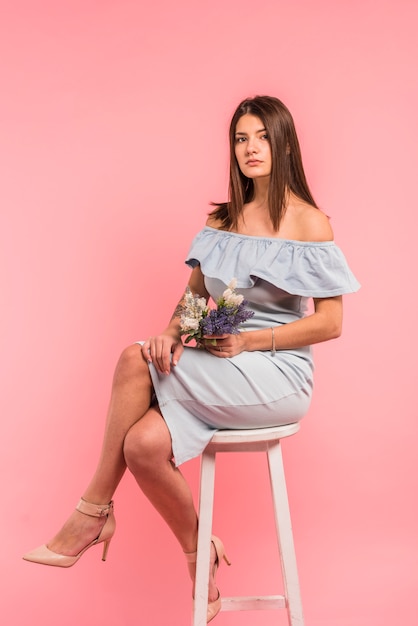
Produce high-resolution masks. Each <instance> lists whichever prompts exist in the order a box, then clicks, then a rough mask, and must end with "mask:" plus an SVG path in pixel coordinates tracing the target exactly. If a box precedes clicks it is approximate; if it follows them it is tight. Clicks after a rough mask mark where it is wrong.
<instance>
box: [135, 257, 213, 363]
mask: <svg viewBox="0 0 418 626" xmlns="http://www.w3.org/2000/svg"><path fill="white" fill-rule="evenodd" d="M188 286H189V287H190V290H191V291H192V293H193V294H195V295H199V296H200V297H202V298H206V300H208V299H209V294H208V292H207V291H206V288H205V283H204V278H203V274H202V272H201V269H200V266H199V265H198V266H197V267H195V268H194V269H193V270H192V273H191V275H190V278H189V282H188ZM183 306H184V294H183V296H182V298H181V300H180V301H179V303H178V305H177V306H176V308H175V311H174V313H173V315H172V317H171V320H170V323H169V325H168V326H167V328H166V329H165V330H163V332H162V333H161V334H160V335H156V336H155V337H149V339H147V340H146V341H145V342H144V344H143V345H142V354H143V356H144V358H145V359H146V360H147V361H148V362H149V363H153V364H154V365H155V367H156V369H157V370H158V371H159V372H161V373H162V374H169V373H170V365H177V363H178V362H179V359H180V357H181V355H182V353H183V350H184V348H183V342H182V340H181V335H180V317H181V312H182V308H183Z"/></svg>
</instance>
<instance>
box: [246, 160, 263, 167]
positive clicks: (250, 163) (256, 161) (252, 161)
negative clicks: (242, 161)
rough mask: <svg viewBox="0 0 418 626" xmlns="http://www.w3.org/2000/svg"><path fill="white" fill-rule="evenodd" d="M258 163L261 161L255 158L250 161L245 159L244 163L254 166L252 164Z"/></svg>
mask: <svg viewBox="0 0 418 626" xmlns="http://www.w3.org/2000/svg"><path fill="white" fill-rule="evenodd" d="M260 163H262V161H258V160H257V159H251V160H250V161H247V163H246V164H247V165H251V166H254V165H260Z"/></svg>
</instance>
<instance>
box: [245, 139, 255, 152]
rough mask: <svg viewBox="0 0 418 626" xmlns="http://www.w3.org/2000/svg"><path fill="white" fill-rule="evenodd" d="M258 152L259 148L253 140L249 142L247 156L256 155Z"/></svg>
mask: <svg viewBox="0 0 418 626" xmlns="http://www.w3.org/2000/svg"><path fill="white" fill-rule="evenodd" d="M256 151H257V146H256V144H255V142H254V141H253V140H251V139H249V140H248V142H247V154H254V152H256Z"/></svg>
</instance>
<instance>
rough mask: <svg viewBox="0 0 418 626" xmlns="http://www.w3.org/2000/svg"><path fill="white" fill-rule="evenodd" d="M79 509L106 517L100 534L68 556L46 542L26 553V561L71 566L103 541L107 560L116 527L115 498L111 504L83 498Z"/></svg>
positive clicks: (85, 512)
mask: <svg viewBox="0 0 418 626" xmlns="http://www.w3.org/2000/svg"><path fill="white" fill-rule="evenodd" d="M76 509H77V511H79V512H80V513H83V515H89V516H90V517H105V518H106V521H105V523H104V525H103V528H102V529H101V531H100V533H99V535H98V536H97V537H96V539H94V540H93V541H91V542H90V543H89V544H88V545H87V546H86V547H85V548H83V549H82V550H81V551H80V552H79V553H78V554H76V555H75V556H67V555H66V554H58V552H53V551H52V550H50V549H49V548H48V547H47V546H46V545H45V544H44V545H42V546H40V547H39V548H36V549H35V550H32V551H31V552H28V553H27V554H25V555H24V557H23V558H24V560H25V561H31V562H32V563H39V564H40V565H54V566H56V567H71V566H72V565H74V564H75V563H77V561H78V560H79V559H80V558H81V557H82V556H83V554H84V553H85V552H86V551H87V550H88V549H89V548H91V547H92V546H95V545H97V544H98V543H103V542H104V546H103V554H102V561H106V556H107V552H108V550H109V545H110V541H111V539H112V537H113V535H114V532H115V528H116V521H115V516H114V514H113V500H112V501H111V502H109V504H92V503H91V502H87V500H84V499H83V498H81V500H80V502H79V503H78V504H77V506H76Z"/></svg>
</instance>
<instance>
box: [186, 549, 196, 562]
mask: <svg viewBox="0 0 418 626" xmlns="http://www.w3.org/2000/svg"><path fill="white" fill-rule="evenodd" d="M183 554H184V556H185V557H186V561H187V562H188V563H196V560H197V551H196V552H183Z"/></svg>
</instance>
